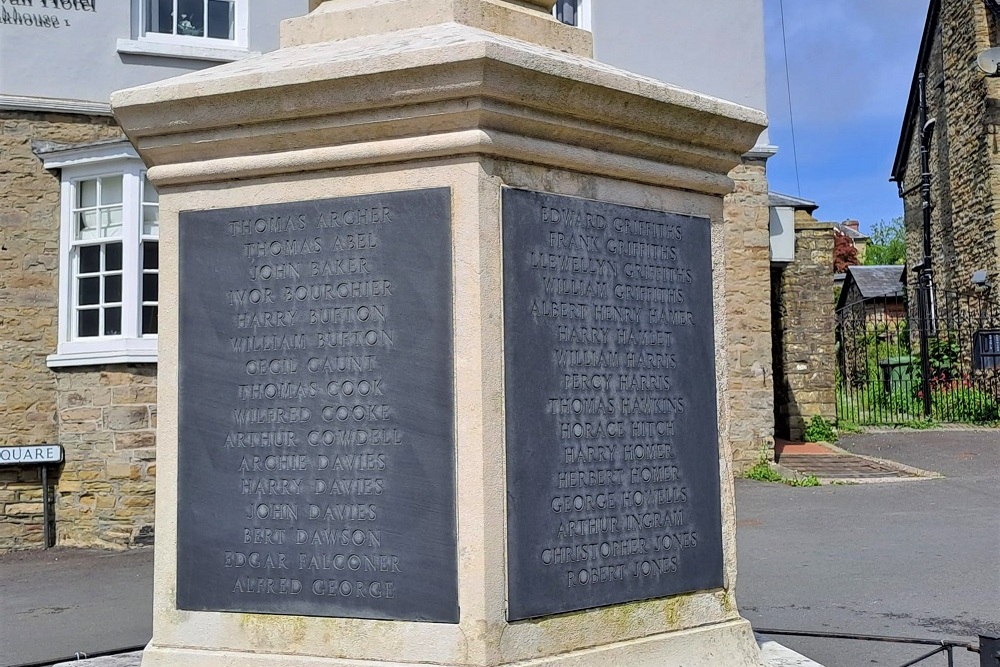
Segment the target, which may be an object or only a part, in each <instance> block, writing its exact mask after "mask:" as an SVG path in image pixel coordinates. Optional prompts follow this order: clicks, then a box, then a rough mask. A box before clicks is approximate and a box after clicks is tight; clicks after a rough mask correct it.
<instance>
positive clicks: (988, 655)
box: [754, 628, 1000, 667]
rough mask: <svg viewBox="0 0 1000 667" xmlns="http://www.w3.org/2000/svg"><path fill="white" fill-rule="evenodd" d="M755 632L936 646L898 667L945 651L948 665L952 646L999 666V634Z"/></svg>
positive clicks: (987, 665) (982, 665) (982, 663)
mask: <svg viewBox="0 0 1000 667" xmlns="http://www.w3.org/2000/svg"><path fill="white" fill-rule="evenodd" d="M754 632H757V633H759V634H762V635H775V636H784V637H812V638H816V639H850V640H853V641H865V642H882V643H889V644H909V645H913V646H934V647H935V648H934V649H933V650H932V651H930V652H928V653H925V654H924V655H921V656H920V657H919V658H914V659H913V660H910V661H909V662H906V663H903V664H902V665H899V667H912V666H913V665H916V664H918V663H921V662H924V661H925V660H929V659H930V658H933V657H934V656H936V655H940V654H942V653H943V654H945V655H946V656H947V659H948V667H954V665H955V649H965V650H967V651H972V652H974V653H979V664H980V667H1000V638H998V637H992V636H986V635H981V636H980V637H979V644H978V645H977V644H973V643H969V642H959V641H952V640H949V639H919V638H916V637H892V636H887V635H862V634H856V633H852V632H812V631H809V630H777V629H774V628H754Z"/></svg>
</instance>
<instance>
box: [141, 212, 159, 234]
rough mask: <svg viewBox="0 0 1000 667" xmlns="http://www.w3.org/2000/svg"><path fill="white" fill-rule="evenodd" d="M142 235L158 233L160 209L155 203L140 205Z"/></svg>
mask: <svg viewBox="0 0 1000 667" xmlns="http://www.w3.org/2000/svg"><path fill="white" fill-rule="evenodd" d="M142 235H143V236H159V235H160V209H159V207H157V206H156V205H152V206H151V205H148V204H147V205H145V206H143V207H142Z"/></svg>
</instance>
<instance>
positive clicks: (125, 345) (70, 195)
mask: <svg viewBox="0 0 1000 667" xmlns="http://www.w3.org/2000/svg"><path fill="white" fill-rule="evenodd" d="M43 159H44V164H45V168H46V169H58V170H61V185H60V199H61V202H60V215H59V338H58V347H57V349H56V353H55V354H51V355H49V356H48V357H47V358H46V363H47V364H48V366H49V367H50V368H59V367H64V366H92V365H103V364H135V363H156V359H157V354H156V345H157V336H156V334H145V335H143V334H142V305H141V304H142V301H141V298H142V266H141V262H142V256H141V247H142V246H141V244H142V242H143V240H144V239H147V240H151V238H150V237H144V236H143V233H142V182H143V178H144V176H145V172H146V167H145V165H143V163H142V161H141V160H140V159H139V156H138V154H136V152H135V150H134V149H133V148H132V146H131V145H129V144H128V142H127V141H121V142H113V143H108V144H100V145H94V146H89V147H83V148H76V149H66V150H62V151H54V152H51V153H47V154H45V155H43ZM117 174H121V175H122V235H121V239H120V240H121V243H122V327H121V334H120V335H115V336H103V335H101V336H94V337H89V336H88V337H85V338H79V337H77V338H74V336H73V332H74V329H75V308H74V304H75V303H76V296H77V294H76V290H77V285H76V280H75V278H76V271H75V264H74V254H73V249H74V247H75V245H79V242H78V241H76V240H75V238H74V234H73V229H74V224H75V221H74V216H73V209H74V208H75V202H76V197H77V183H79V182H81V181H85V180H89V179H93V178H97V177H100V176H113V175H117ZM116 240H117V239H100V240H99V239H93V242H94V243H101V242H108V241H111V242H115V241H116ZM84 244H86V242H84Z"/></svg>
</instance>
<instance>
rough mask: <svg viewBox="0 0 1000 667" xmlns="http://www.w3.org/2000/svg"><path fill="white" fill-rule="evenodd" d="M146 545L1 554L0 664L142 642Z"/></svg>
mask: <svg viewBox="0 0 1000 667" xmlns="http://www.w3.org/2000/svg"><path fill="white" fill-rule="evenodd" d="M152 574H153V550H152V549H140V550H137V551H130V552H125V553H113V552H94V551H81V550H77V549H52V550H49V551H29V552H21V553H14V554H8V555H6V556H2V557H0V665H4V666H7V665H22V664H29V663H33V662H40V661H42V660H54V659H57V658H63V657H67V656H71V655H73V654H74V653H76V652H77V651H83V652H86V653H93V652H96V651H107V650H110V649H116V648H124V647H128V646H138V645H140V644H145V643H146V642H148V641H149V638H150V637H151V636H152V628H153V591H152Z"/></svg>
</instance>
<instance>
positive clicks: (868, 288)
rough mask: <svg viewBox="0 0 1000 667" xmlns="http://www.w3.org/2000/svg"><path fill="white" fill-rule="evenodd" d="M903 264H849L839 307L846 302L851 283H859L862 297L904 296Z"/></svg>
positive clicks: (904, 268)
mask: <svg viewBox="0 0 1000 667" xmlns="http://www.w3.org/2000/svg"><path fill="white" fill-rule="evenodd" d="M905 270H906V267H905V266H903V265H902V264H890V265H883V266H849V267H847V277H846V278H845V279H844V290H843V291H842V292H841V293H840V299H839V301H838V303H837V307H838V308H840V307H842V306H844V305H845V304H846V300H847V294H848V292H850V288H851V285H852V284H854V285H857V287H858V292H859V293H860V294H861V298H862V299H873V298H876V297H880V298H892V297H902V296H903V294H904V289H905V288H904V285H903V272H904V271H905Z"/></svg>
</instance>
